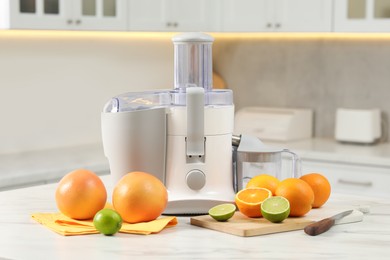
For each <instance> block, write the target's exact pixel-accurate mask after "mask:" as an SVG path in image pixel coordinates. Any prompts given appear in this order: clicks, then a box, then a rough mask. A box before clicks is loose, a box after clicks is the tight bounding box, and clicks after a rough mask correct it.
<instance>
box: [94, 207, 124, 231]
mask: <svg viewBox="0 0 390 260" xmlns="http://www.w3.org/2000/svg"><path fill="white" fill-rule="evenodd" d="M93 225H94V226H95V228H96V229H97V230H98V231H99V232H100V233H102V234H104V235H106V236H111V235H114V234H115V233H116V232H118V231H119V229H121V227H122V217H121V216H120V215H119V213H118V212H116V211H115V210H113V209H102V210H100V211H98V212H97V213H96V214H95V217H94V218H93Z"/></svg>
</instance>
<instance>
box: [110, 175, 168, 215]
mask: <svg viewBox="0 0 390 260" xmlns="http://www.w3.org/2000/svg"><path fill="white" fill-rule="evenodd" d="M112 203H113V205H114V208H115V210H116V211H118V213H119V214H120V215H121V217H122V218H123V220H124V221H126V222H128V223H138V222H146V221H151V220H155V219H156V218H157V217H159V216H160V215H161V213H162V212H163V211H164V210H165V207H166V206H167V203H168V192H167V189H166V188H165V186H164V184H163V183H162V182H161V181H160V180H159V179H158V178H156V177H155V176H153V175H151V174H149V173H145V172H130V173H128V174H126V175H125V176H123V177H122V178H121V179H120V180H119V181H118V183H117V184H116V186H115V188H114V192H113V194H112Z"/></svg>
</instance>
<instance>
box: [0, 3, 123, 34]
mask: <svg viewBox="0 0 390 260" xmlns="http://www.w3.org/2000/svg"><path fill="white" fill-rule="evenodd" d="M126 7H127V1H126V0H17V1H16V0H2V1H1V6H0V12H1V14H0V17H1V18H0V28H7V29H53V30H107V31H109V30H126V29H127V13H126V9H127V8H126Z"/></svg>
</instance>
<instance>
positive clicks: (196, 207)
mask: <svg viewBox="0 0 390 260" xmlns="http://www.w3.org/2000/svg"><path fill="white" fill-rule="evenodd" d="M222 203H232V204H234V201H227V200H210V199H186V200H175V201H168V205H167V207H166V209H165V211H164V212H163V215H205V214H208V212H209V209H211V208H212V207H214V206H217V205H219V204H222Z"/></svg>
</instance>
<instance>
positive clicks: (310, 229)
mask: <svg viewBox="0 0 390 260" xmlns="http://www.w3.org/2000/svg"><path fill="white" fill-rule="evenodd" d="M352 211H353V209H351V210H347V211H344V212H341V213H339V214H337V215H334V216H333V217H330V218H325V219H323V220H320V221H317V222H314V223H312V224H310V225H308V226H306V227H305V228H304V229H303V230H304V231H305V233H306V234H308V235H310V236H316V235H319V234H322V233H324V232H326V231H328V230H329V229H330V228H331V227H332V226H333V225H334V224H335V221H336V220H339V219H341V218H343V217H345V216H347V215H349V214H351V213H352Z"/></svg>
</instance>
